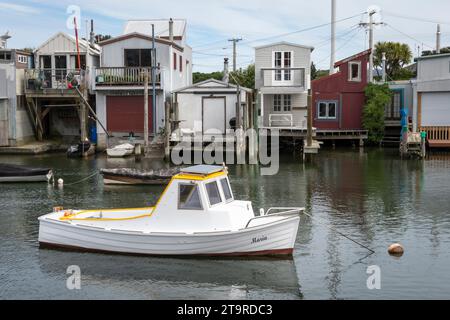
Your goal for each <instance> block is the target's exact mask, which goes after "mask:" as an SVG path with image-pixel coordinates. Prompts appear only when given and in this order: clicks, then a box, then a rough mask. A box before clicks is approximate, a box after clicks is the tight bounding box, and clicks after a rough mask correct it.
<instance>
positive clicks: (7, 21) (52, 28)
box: [0, 0, 450, 72]
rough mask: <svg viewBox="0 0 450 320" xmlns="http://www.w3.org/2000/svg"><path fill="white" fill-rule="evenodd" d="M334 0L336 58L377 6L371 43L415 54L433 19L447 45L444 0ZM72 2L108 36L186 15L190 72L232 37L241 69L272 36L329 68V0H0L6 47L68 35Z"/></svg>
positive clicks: (214, 57) (357, 44) (357, 47)
mask: <svg viewBox="0 0 450 320" xmlns="http://www.w3.org/2000/svg"><path fill="white" fill-rule="evenodd" d="M336 2H337V20H343V21H340V22H338V23H337V25H336V36H337V39H336V49H337V51H336V59H337V60H340V59H343V58H346V57H348V56H351V55H353V54H355V53H358V52H360V51H363V50H365V49H367V48H368V36H367V32H366V30H365V29H364V28H362V27H360V26H359V23H360V22H367V15H366V14H365V12H367V11H368V9H369V8H376V9H377V10H378V13H377V14H376V18H375V20H376V21H379V22H384V23H386V24H385V25H383V26H379V27H377V28H376V29H375V33H374V35H375V41H399V42H403V43H407V44H408V45H409V46H410V47H411V50H412V52H413V55H414V56H417V55H418V52H420V51H421V50H422V49H423V50H430V49H434V47H435V45H436V24H437V23H441V33H442V40H441V44H442V46H443V47H445V46H450V16H449V14H448V13H449V12H450V1H448V0H427V1H418V0H395V1H393V0H336ZM74 5H75V6H78V7H79V8H80V15H81V23H80V24H81V26H80V28H81V29H80V33H81V35H83V36H85V35H86V20H90V19H94V21H95V32H96V33H101V34H110V35H112V36H117V35H120V34H122V31H123V27H124V24H125V22H126V20H128V19H146V18H149V19H153V18H167V19H168V18H170V17H172V18H183V19H186V20H187V23H188V29H187V41H188V44H189V45H190V46H191V47H192V48H193V52H194V53H193V55H194V57H193V65H194V71H199V72H211V71H216V70H222V69H223V58H224V57H229V58H230V60H231V57H232V44H231V42H229V41H228V39H230V38H242V41H240V42H238V46H237V50H238V54H237V66H238V68H241V67H242V68H245V67H246V66H247V65H248V64H250V63H252V62H253V61H254V47H255V46H258V45H263V44H268V43H272V42H276V41H289V42H294V43H299V44H303V45H309V46H313V47H314V48H315V50H314V51H313V54H312V60H313V61H314V63H315V64H316V65H317V66H318V68H320V69H328V68H329V64H330V26H329V22H330V17H331V0H315V1H311V0H276V1H273V0H270V1H269V0H246V1H243V0H222V1H218V0H189V1H187V0H165V1H161V0H128V1H123V0H122V1H114V0H96V1H88V0H78V1H75V0H69V1H66V0H59V1H51V0H39V1H36V0H0V34H3V33H4V32H6V31H9V33H10V35H12V38H11V39H10V40H9V41H8V47H10V48H24V47H32V48H36V47H38V46H39V45H40V44H41V43H43V42H44V41H45V40H46V39H48V38H49V37H51V36H52V35H53V34H55V33H56V32H58V31H65V32H68V33H71V34H72V33H73V30H70V29H68V28H67V26H66V21H67V19H68V17H69V16H70V13H68V12H67V11H68V8H69V7H70V6H74ZM350 17H351V18H350ZM346 18H349V19H346ZM344 19H346V20H344ZM321 25H322V26H321ZM320 26H321V27H320ZM314 27H316V28H314Z"/></svg>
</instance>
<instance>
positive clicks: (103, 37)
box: [94, 34, 112, 43]
mask: <svg viewBox="0 0 450 320" xmlns="http://www.w3.org/2000/svg"><path fill="white" fill-rule="evenodd" d="M94 38H95V42H96V43H99V42H102V41H105V40H108V39H111V38H112V37H111V35H109V34H96V35H95V37H94Z"/></svg>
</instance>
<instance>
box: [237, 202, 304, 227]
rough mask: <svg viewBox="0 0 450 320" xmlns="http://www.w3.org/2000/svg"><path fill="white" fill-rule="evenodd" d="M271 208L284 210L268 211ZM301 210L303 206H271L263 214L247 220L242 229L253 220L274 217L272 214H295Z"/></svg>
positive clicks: (271, 209)
mask: <svg viewBox="0 0 450 320" xmlns="http://www.w3.org/2000/svg"><path fill="white" fill-rule="evenodd" d="M273 210H286V211H282V212H277V213H270V212H271V211H273ZM302 211H305V208H300V207H298V208H287V207H273V208H269V209H268V210H267V211H266V213H265V214H264V215H263V216H256V217H253V218H251V219H250V220H248V222H247V224H246V225H245V228H244V229H247V228H248V226H249V224H250V223H251V222H252V221H253V220H257V219H262V218H267V217H274V216H293V215H296V214H300V213H301V212H302Z"/></svg>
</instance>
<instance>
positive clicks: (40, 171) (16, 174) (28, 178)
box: [0, 163, 53, 182]
mask: <svg viewBox="0 0 450 320" xmlns="http://www.w3.org/2000/svg"><path fill="white" fill-rule="evenodd" d="M52 177H53V172H52V170H51V169H48V168H32V167H26V166H19V165H14V164H4V163H0V182H42V181H47V182H48V181H50V179H51V178H52Z"/></svg>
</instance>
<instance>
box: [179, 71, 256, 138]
mask: <svg viewBox="0 0 450 320" xmlns="http://www.w3.org/2000/svg"><path fill="white" fill-rule="evenodd" d="M251 93H252V90H251V89H248V88H245V87H239V89H238V87H237V86H236V85H233V84H229V83H227V82H223V81H219V80H215V79H208V80H205V81H202V82H199V83H196V84H194V85H192V86H188V87H185V88H181V89H179V90H176V91H174V101H175V114H176V120H177V122H178V123H179V128H180V132H181V133H190V134H192V133H193V134H195V135H208V134H223V135H225V134H227V133H232V132H233V128H232V125H231V123H230V120H232V119H233V118H236V109H237V104H236V102H237V99H238V95H239V97H240V106H239V110H240V116H239V118H238V125H241V126H243V127H248V124H249V122H250V121H249V115H250V114H251V112H249V109H250V106H251V102H250V97H251Z"/></svg>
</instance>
